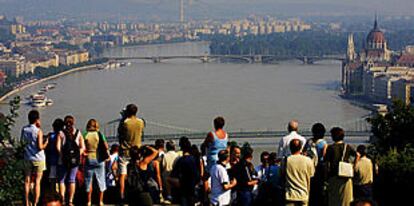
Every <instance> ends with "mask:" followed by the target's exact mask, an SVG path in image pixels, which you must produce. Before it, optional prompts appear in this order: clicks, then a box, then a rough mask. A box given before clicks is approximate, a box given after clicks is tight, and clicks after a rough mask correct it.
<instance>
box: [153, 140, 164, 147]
mask: <svg viewBox="0 0 414 206" xmlns="http://www.w3.org/2000/svg"><path fill="white" fill-rule="evenodd" d="M164 143H165V142H164V140H163V139H157V140H155V149H161V148H164Z"/></svg>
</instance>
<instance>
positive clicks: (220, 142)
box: [207, 131, 229, 171]
mask: <svg viewBox="0 0 414 206" xmlns="http://www.w3.org/2000/svg"><path fill="white" fill-rule="evenodd" d="M211 134H213V138H214V140H213V142H211V143H210V144H209V146H208V150H207V167H208V168H207V169H210V168H211V166H213V165H214V164H215V163H216V162H217V160H218V156H217V155H218V153H219V152H220V150H224V149H226V148H227V143H228V141H229V138H228V134H227V133H226V136H225V137H224V139H220V138H219V137H218V136H217V134H216V132H214V131H212V132H211ZM207 171H209V170H207Z"/></svg>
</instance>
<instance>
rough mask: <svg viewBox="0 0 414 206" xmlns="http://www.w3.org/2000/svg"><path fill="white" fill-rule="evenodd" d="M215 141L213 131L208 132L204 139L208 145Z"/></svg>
mask: <svg viewBox="0 0 414 206" xmlns="http://www.w3.org/2000/svg"><path fill="white" fill-rule="evenodd" d="M213 141H214V137H213V134H211V132H209V133H208V134H207V137H206V138H205V139H204V144H205V145H206V146H208V145H209V144H210V143H212V142H213Z"/></svg>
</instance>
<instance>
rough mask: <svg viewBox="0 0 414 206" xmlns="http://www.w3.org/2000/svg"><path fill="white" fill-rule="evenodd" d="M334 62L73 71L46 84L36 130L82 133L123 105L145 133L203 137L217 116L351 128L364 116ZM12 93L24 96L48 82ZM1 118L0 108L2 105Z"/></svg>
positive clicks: (168, 64) (183, 63) (243, 123)
mask: <svg viewBox="0 0 414 206" xmlns="http://www.w3.org/2000/svg"><path fill="white" fill-rule="evenodd" d="M208 51H209V48H208V44H207V43H205V42H204V43H203V42H201V43H200V42H199V43H194V42H193V43H178V44H165V45H149V46H137V47H122V48H112V49H109V50H107V51H106V52H105V54H104V55H106V56H156V55H202V54H205V53H206V52H208ZM340 67H341V64H340V62H335V61H323V62H317V63H316V64H313V65H303V64H302V63H301V62H299V61H287V62H280V63H279V64H271V65H265V64H236V63H206V64H203V63H201V61H198V60H182V59H181V60H165V61H163V62H162V63H152V62H151V61H143V60H142V61H141V60H139V61H133V62H132V64H131V65H130V66H127V67H122V68H119V69H114V70H90V71H82V72H77V73H74V74H71V75H67V76H63V77H61V78H59V79H56V80H53V81H50V82H55V83H57V87H56V89H53V90H50V91H49V92H48V93H47V94H46V95H47V96H48V97H49V98H51V99H53V100H54V105H52V106H50V107H46V108H42V109H40V111H41V117H42V122H43V128H44V130H46V131H49V130H50V129H51V126H50V125H51V123H52V121H53V119H54V118H57V117H61V118H63V117H64V116H65V115H67V114H71V115H74V116H75V117H76V119H77V126H78V127H79V128H82V129H83V128H84V127H85V124H86V122H87V121H88V119H90V118H96V119H97V120H98V121H99V122H100V123H101V124H102V125H105V123H106V122H109V121H111V120H114V119H116V118H118V117H119V112H120V110H121V109H122V108H123V107H124V106H125V105H127V104H128V103H136V104H138V105H139V116H141V117H143V118H145V120H146V121H147V123H148V127H147V129H146V134H159V133H179V132H184V131H195V132H206V131H209V130H211V127H212V123H211V122H212V119H213V118H214V117H216V116H217V115H222V116H224V117H225V119H226V121H227V122H226V129H227V130H229V131H240V130H244V131H247V130H285V128H286V124H287V122H288V121H289V120H291V119H297V120H299V126H300V128H301V129H309V128H310V127H311V125H312V124H313V123H315V122H322V123H324V124H326V126H327V127H331V126H343V127H345V128H346V129H348V128H349V129H350V128H351V127H352V126H353V121H354V120H356V119H359V118H360V117H362V116H364V115H366V114H368V113H369V111H367V110H364V109H361V108H359V107H356V106H353V105H351V104H350V103H349V102H347V101H345V100H343V99H341V98H340V97H338V88H339V84H340V71H341V69H340ZM50 82H46V83H44V84H39V85H37V86H34V87H31V88H29V89H26V90H24V91H22V92H20V93H19V95H20V96H22V97H27V96H28V95H30V94H31V93H34V92H36V91H38V90H39V89H41V87H42V86H43V85H45V84H47V83H50ZM30 109H32V108H31V107H30V106H28V105H22V107H21V109H20V114H21V115H20V117H19V118H18V119H17V123H16V125H17V127H16V129H15V131H14V132H13V133H14V134H16V135H17V134H18V133H19V132H18V130H19V129H20V128H21V126H23V125H24V124H26V123H27V117H26V116H27V113H28V111H29V110H30ZM1 111H2V112H7V107H6V106H4V105H3V106H1Z"/></svg>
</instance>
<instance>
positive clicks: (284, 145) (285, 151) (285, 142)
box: [277, 131, 306, 158]
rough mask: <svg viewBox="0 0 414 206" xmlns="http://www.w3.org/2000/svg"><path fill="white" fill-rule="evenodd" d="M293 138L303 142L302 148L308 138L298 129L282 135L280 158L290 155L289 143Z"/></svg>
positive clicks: (278, 153)
mask: <svg viewBox="0 0 414 206" xmlns="http://www.w3.org/2000/svg"><path fill="white" fill-rule="evenodd" d="M292 139H299V140H300V141H301V142H302V149H303V147H304V146H305V144H306V139H305V138H304V137H302V136H301V135H299V134H298V133H297V132H296V131H292V132H290V134H288V135H286V136H284V137H282V139H280V141H279V149H278V152H277V157H278V158H283V157H287V156H289V155H290V148H289V143H290V141H291V140H292Z"/></svg>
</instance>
